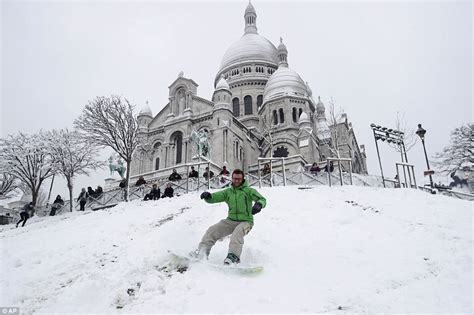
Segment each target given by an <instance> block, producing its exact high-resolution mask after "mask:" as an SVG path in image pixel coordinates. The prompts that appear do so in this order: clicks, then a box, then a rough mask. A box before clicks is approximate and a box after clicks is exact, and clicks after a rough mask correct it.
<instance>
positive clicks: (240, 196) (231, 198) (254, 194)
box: [206, 180, 267, 224]
mask: <svg viewBox="0 0 474 315" xmlns="http://www.w3.org/2000/svg"><path fill="white" fill-rule="evenodd" d="M223 201H225V202H226V203H227V205H228V206H229V214H228V216H227V219H230V220H232V221H247V222H250V223H252V224H253V215H252V201H255V202H258V203H260V204H261V205H262V208H265V205H266V204H267V200H266V199H265V198H264V197H263V196H262V195H260V194H259V193H258V191H257V190H255V189H254V188H252V187H249V186H248V184H247V182H246V181H245V180H244V181H243V182H242V184H241V185H240V186H239V187H237V188H234V187H233V186H231V187H229V188H226V189H224V190H221V191H219V192H216V193H213V194H212V195H211V198H209V199H206V202H208V203H218V202H223Z"/></svg>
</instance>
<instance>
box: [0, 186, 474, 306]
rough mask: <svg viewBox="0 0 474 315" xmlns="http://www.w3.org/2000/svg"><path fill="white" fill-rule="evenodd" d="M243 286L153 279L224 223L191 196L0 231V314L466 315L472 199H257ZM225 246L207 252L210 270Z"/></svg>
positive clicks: (339, 193)
mask: <svg viewBox="0 0 474 315" xmlns="http://www.w3.org/2000/svg"><path fill="white" fill-rule="evenodd" d="M260 191H261V193H262V194H263V195H264V196H265V197H266V198H267V200H268V206H267V208H265V209H263V210H262V212H261V213H259V214H258V215H256V216H255V226H254V228H253V230H252V231H251V232H250V234H249V235H248V236H247V237H246V239H245V242H246V243H245V245H244V250H243V253H242V257H241V259H242V264H256V265H263V266H264V268H265V270H264V272H263V273H262V274H260V275H257V276H253V277H248V276H247V277H245V276H242V275H236V274H232V273H229V272H226V271H223V270H219V269H215V268H210V266H209V264H206V263H197V264H193V265H191V267H190V269H189V270H187V271H186V272H185V273H182V274H181V273H178V272H176V273H173V274H171V275H169V274H166V273H164V272H162V271H160V270H159V269H160V266H163V265H164V264H166V261H167V259H168V258H169V255H168V253H167V250H172V251H173V252H175V253H178V254H187V253H188V252H190V251H191V250H193V249H194V248H195V247H196V246H197V244H198V242H199V241H200V238H201V237H202V235H203V233H204V232H205V231H206V229H207V228H208V227H209V226H210V225H211V224H213V223H215V222H217V221H218V220H220V219H222V218H224V217H225V216H226V213H227V207H226V205H225V204H215V205H209V204H206V203H205V202H203V201H201V200H200V199H199V197H198V194H197V193H191V194H188V195H185V196H181V197H178V198H173V199H166V200H158V201H156V202H155V201H148V202H140V201H134V202H130V203H128V204H126V203H122V204H119V205H118V206H116V207H115V208H111V209H107V210H103V211H96V212H85V213H79V212H75V213H70V214H66V215H63V216H57V217H45V218H34V219H32V220H31V221H28V222H27V225H26V226H25V227H24V228H18V229H14V228H12V226H11V225H10V226H4V227H2V230H1V232H0V237H1V245H2V256H1V257H2V258H1V265H2V280H1V281H2V285H1V288H2V292H1V301H0V305H8V306H17V307H20V309H21V311H22V314H32V313H35V314H36V313H44V314H51V313H53V312H54V313H70V312H82V313H108V312H119V313H130V312H155V313H157V312H160V313H163V312H185V313H189V312H243V313H248V312H252V313H256V312H331V313H337V312H358V313H374V312H403V313H406V312H427V313H432V312H458V313H472V312H473V298H472V280H473V279H472V248H473V247H472V245H473V243H472V210H473V209H472V203H471V202H468V201H462V200H456V199H453V198H449V197H445V196H439V195H430V194H427V193H423V192H420V191H416V190H405V189H382V188H370V187H355V186H344V187H332V188H329V187H326V186H318V187H314V188H312V189H307V190H300V189H298V188H297V187H294V186H293V187H274V188H265V189H261V190H260ZM227 246H228V239H225V240H223V241H222V242H218V243H217V244H216V246H215V247H214V248H213V250H212V252H211V255H210V261H211V262H216V263H221V262H222V260H223V259H224V258H225V255H226V253H227Z"/></svg>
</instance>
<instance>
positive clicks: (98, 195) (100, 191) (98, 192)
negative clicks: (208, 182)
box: [95, 186, 104, 197]
mask: <svg viewBox="0 0 474 315" xmlns="http://www.w3.org/2000/svg"><path fill="white" fill-rule="evenodd" d="M103 192H104V191H103V189H102V187H100V186H98V187H97V189H96V190H95V195H96V196H97V197H100V196H101V195H102V193H103Z"/></svg>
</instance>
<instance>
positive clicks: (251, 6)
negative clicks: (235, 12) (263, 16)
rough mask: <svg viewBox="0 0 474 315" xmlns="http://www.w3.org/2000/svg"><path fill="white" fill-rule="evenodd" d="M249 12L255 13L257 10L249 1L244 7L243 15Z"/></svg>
mask: <svg viewBox="0 0 474 315" xmlns="http://www.w3.org/2000/svg"><path fill="white" fill-rule="evenodd" d="M249 13H253V14H257V11H255V8H254V7H253V5H252V3H251V2H250V1H249V5H248V6H247V8H246V9H245V15H247V14H249Z"/></svg>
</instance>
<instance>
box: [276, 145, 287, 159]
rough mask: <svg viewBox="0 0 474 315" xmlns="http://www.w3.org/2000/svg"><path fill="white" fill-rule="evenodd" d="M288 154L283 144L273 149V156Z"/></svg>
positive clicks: (285, 155)
mask: <svg viewBox="0 0 474 315" xmlns="http://www.w3.org/2000/svg"><path fill="white" fill-rule="evenodd" d="M288 155H289V152H288V149H287V148H285V147H283V146H281V147H277V148H276V150H275V151H273V157H287V156H288Z"/></svg>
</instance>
